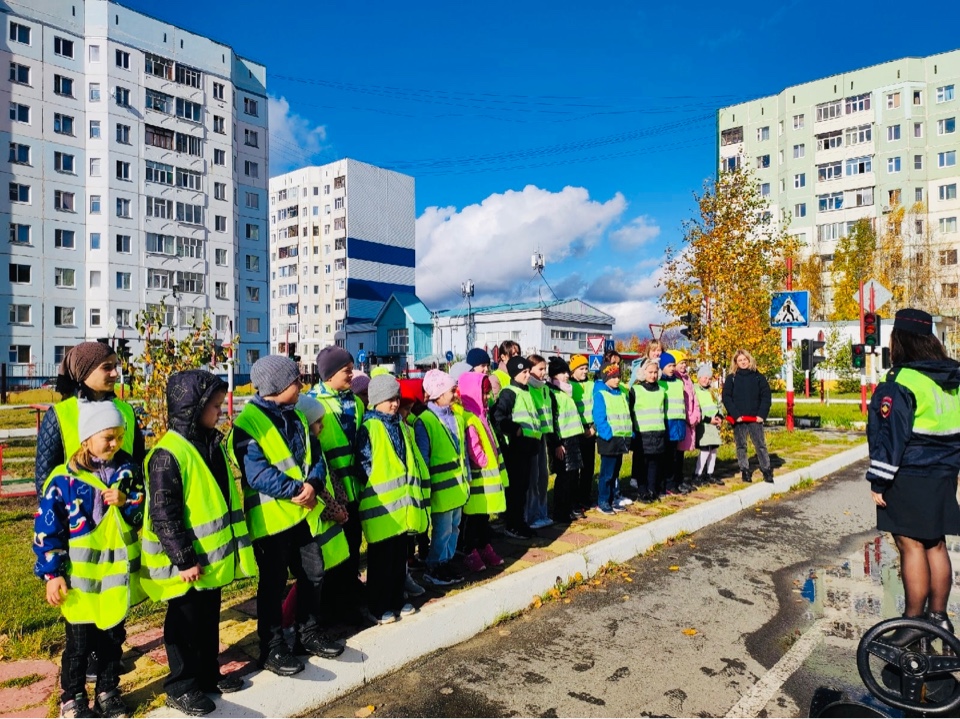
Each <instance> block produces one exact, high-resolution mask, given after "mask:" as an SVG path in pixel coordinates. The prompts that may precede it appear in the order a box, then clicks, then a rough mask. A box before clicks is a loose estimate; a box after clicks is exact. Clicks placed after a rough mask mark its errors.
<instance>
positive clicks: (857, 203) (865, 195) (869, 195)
mask: <svg viewBox="0 0 960 719" xmlns="http://www.w3.org/2000/svg"><path fill="white" fill-rule="evenodd" d="M847 197H849V198H850V199H851V202H850V204H852V205H853V206H854V207H869V206H870V205H872V204H873V188H872V187H864V188H862V189H859V190H848V191H847Z"/></svg>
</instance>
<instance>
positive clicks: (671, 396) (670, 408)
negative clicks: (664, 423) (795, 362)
mask: <svg viewBox="0 0 960 719" xmlns="http://www.w3.org/2000/svg"><path fill="white" fill-rule="evenodd" d="M659 384H660V386H661V387H663V389H664V391H665V392H666V393H667V419H684V420H685V419H686V418H687V407H686V404H685V403H684V401H683V380H680V379H675V380H671V381H669V382H668V381H667V380H663V379H662V380H660V382H659Z"/></svg>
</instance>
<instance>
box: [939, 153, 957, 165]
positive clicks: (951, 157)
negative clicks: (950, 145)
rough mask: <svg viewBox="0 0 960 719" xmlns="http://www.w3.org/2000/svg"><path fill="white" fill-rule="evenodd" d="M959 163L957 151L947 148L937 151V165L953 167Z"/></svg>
mask: <svg viewBox="0 0 960 719" xmlns="http://www.w3.org/2000/svg"><path fill="white" fill-rule="evenodd" d="M956 164H957V151H956V150H947V151H946V152H938V153H937V167H953V166H954V165H956Z"/></svg>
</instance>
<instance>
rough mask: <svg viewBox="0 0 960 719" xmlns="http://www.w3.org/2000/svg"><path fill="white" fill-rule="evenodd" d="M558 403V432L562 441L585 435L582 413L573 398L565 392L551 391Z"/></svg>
mask: <svg viewBox="0 0 960 719" xmlns="http://www.w3.org/2000/svg"><path fill="white" fill-rule="evenodd" d="M550 391H551V393H552V395H553V398H554V399H555V400H556V402H557V418H556V431H557V434H558V435H560V439H568V438H569V437H576V436H577V435H579V434H583V423H582V422H581V421H580V411H579V410H578V409H577V403H576V402H574V401H573V397H571V396H570V395H568V394H567V393H566V392H564V391H563V390H560V389H557V390H550Z"/></svg>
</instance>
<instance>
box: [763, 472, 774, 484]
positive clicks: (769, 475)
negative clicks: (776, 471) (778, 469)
mask: <svg viewBox="0 0 960 719" xmlns="http://www.w3.org/2000/svg"><path fill="white" fill-rule="evenodd" d="M761 474H763V481H764V482H769V483H770V484H773V470H772V469H768V470H767V471H766V472H761Z"/></svg>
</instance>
